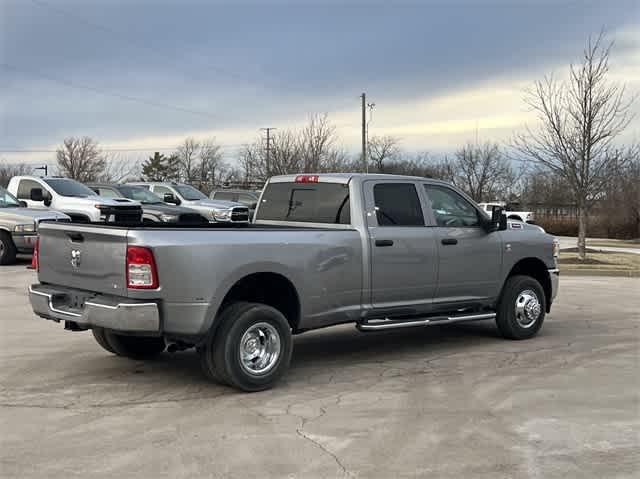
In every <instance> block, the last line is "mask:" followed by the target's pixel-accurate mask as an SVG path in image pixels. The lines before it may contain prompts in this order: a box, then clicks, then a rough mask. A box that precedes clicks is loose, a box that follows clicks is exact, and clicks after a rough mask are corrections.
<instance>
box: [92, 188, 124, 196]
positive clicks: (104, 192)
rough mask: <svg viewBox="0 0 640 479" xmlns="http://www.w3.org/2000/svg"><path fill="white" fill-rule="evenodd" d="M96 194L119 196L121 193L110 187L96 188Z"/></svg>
mask: <svg viewBox="0 0 640 479" xmlns="http://www.w3.org/2000/svg"><path fill="white" fill-rule="evenodd" d="M98 194H99V195H100V196H104V197H105V198H120V197H121V196H122V195H121V194H120V193H118V192H116V191H114V190H112V189H111V188H98Z"/></svg>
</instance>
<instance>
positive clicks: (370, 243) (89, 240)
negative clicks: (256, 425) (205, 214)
mask: <svg viewBox="0 0 640 479" xmlns="http://www.w3.org/2000/svg"><path fill="white" fill-rule="evenodd" d="M261 200H262V201H260V204H259V205H258V209H257V210H256V217H255V219H254V221H253V223H252V224H250V225H242V226H243V227H242V229H240V225H234V226H238V228H233V227H232V225H228V224H207V225H205V226H204V227H203V226H197V227H195V226H194V227H192V226H191V225H185V226H179V227H168V225H165V224H161V223H153V224H151V225H147V226H145V227H139V226H120V225H113V226H111V225H106V226H95V225H55V224H46V225H43V227H42V229H41V231H40V241H39V242H38V245H39V252H38V254H37V255H35V256H34V257H35V258H39V259H40V260H41V261H40V263H39V264H38V265H36V266H37V268H38V281H39V284H33V285H31V287H30V288H29V297H30V301H31V306H32V308H33V311H34V312H35V314H37V315H39V316H41V317H43V318H45V319H47V320H54V321H64V322H65V327H66V329H69V330H72V331H74V330H75V331H79V330H88V329H91V330H92V333H93V336H94V338H95V339H96V341H97V342H98V344H100V346H102V347H103V348H104V349H105V350H107V351H109V352H111V353H113V354H116V355H119V356H125V357H130V358H135V359H138V360H139V359H142V358H150V357H153V356H156V355H158V354H160V353H162V352H163V351H164V350H165V349H166V348H167V347H168V348H169V350H170V351H177V350H182V349H187V348H190V347H195V348H196V351H197V353H198V355H199V357H200V364H201V366H202V368H203V370H204V372H205V374H206V375H207V377H209V378H210V379H213V380H216V381H219V382H222V383H226V384H229V385H232V386H235V387H237V388H239V389H242V390H244V391H258V390H261V389H266V388H269V387H271V386H272V385H273V384H274V383H275V382H276V381H277V380H278V379H279V378H280V377H282V375H283V374H284V373H285V372H286V370H287V368H288V366H289V361H290V359H291V353H292V348H293V347H294V343H293V339H292V335H293V334H299V333H302V332H304V331H309V330H313V329H318V328H323V327H325V326H331V325H337V324H344V323H355V325H356V327H357V328H358V329H359V330H360V331H363V332H364V331H384V330H392V329H398V328H412V327H414V328H415V327H424V326H432V325H441V324H450V323H457V322H463V321H476V320H491V319H495V321H496V323H497V326H498V330H499V331H500V333H501V334H502V335H503V336H505V337H506V338H511V339H527V338H531V337H533V336H535V335H536V334H537V333H538V331H539V330H540V328H541V327H542V325H543V322H544V319H545V314H546V313H548V312H549V311H550V309H551V304H552V302H553V300H554V298H555V295H556V293H557V291H558V281H559V271H558V266H557V263H556V258H557V255H558V245H557V243H556V242H555V241H554V238H553V237H552V236H549V235H547V234H545V233H543V232H541V231H540V230H539V228H537V227H535V226H532V225H528V224H525V223H520V222H511V223H512V225H511V226H510V225H509V222H508V221H507V219H506V218H505V216H504V215H503V214H502V209H501V208H495V209H494V210H493V211H492V214H491V216H489V215H487V214H485V213H484V212H483V211H482V210H481V209H480V208H478V206H477V205H476V204H475V203H474V202H473V201H471V199H469V197H467V196H466V195H465V194H464V193H463V192H461V191H460V190H458V189H456V188H455V187H453V186H451V185H448V184H447V183H444V182H442V181H437V180H432V179H426V178H419V177H407V176H395V175H364V174H346V173H345V174H318V175H308V174H301V175H288V176H278V177H274V178H271V179H270V180H269V182H268V183H267V185H266V186H265V189H264V192H263V193H262V197H261ZM516 225H517V226H516ZM74 237H81V238H82V237H83V238H84V241H83V242H81V243H73V244H71V245H70V241H69V238H74ZM328 348H330V346H328ZM512 349H514V350H516V349H517V347H516V346H514V347H513V348H512ZM79 367H80V366H79Z"/></svg>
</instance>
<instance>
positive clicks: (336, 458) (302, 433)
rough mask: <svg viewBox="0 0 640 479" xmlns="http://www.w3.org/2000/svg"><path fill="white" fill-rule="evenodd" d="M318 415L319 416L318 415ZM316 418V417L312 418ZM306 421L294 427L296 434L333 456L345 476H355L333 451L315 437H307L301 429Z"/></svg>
mask: <svg viewBox="0 0 640 479" xmlns="http://www.w3.org/2000/svg"><path fill="white" fill-rule="evenodd" d="M318 417H319V416H318ZM314 419H317V418H314ZM305 423H306V421H304V420H303V421H302V424H301V426H300V427H299V428H298V429H296V433H297V434H298V436H300V437H301V438H303V439H306V440H307V441H309V442H310V443H312V444H314V445H315V446H316V447H318V448H319V449H320V450H321V451H323V452H324V453H325V454H327V455H329V456H331V457H332V458H333V460H334V461H335V463H336V464H337V465H338V467H339V468H340V470H341V471H342V473H343V474H344V475H345V476H347V477H355V476H354V475H353V473H352V472H351V471H349V470H348V469H347V468H346V466H345V465H344V464H343V463H342V461H341V460H340V458H339V457H338V456H337V455H336V454H334V453H333V452H331V451H330V450H329V449H327V448H326V447H324V446H323V445H322V443H320V442H318V441H316V440H315V439H313V438H311V437H309V436H308V435H307V434H306V433H305V432H304V431H303V429H302V428H303V427H304V425H305Z"/></svg>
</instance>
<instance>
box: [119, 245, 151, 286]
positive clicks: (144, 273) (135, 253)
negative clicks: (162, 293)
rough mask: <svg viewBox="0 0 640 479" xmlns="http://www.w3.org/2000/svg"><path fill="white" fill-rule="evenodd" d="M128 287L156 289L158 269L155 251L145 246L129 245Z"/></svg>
mask: <svg viewBox="0 0 640 479" xmlns="http://www.w3.org/2000/svg"><path fill="white" fill-rule="evenodd" d="M126 268H127V288H132V289H156V288H157V287H158V271H157V269H156V262H155V260H154V259H153V252H152V251H151V250H150V249H149V248H145V247H143V246H127V265H126Z"/></svg>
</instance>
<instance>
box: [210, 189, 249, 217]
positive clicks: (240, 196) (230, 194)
mask: <svg viewBox="0 0 640 479" xmlns="http://www.w3.org/2000/svg"><path fill="white" fill-rule="evenodd" d="M211 199H214V200H226V201H234V202H236V203H242V204H243V205H245V206H246V207H247V208H249V217H250V218H253V215H254V213H255V211H256V207H257V206H258V200H259V199H260V193H255V192H253V191H248V190H217V191H214V192H212V193H211Z"/></svg>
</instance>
